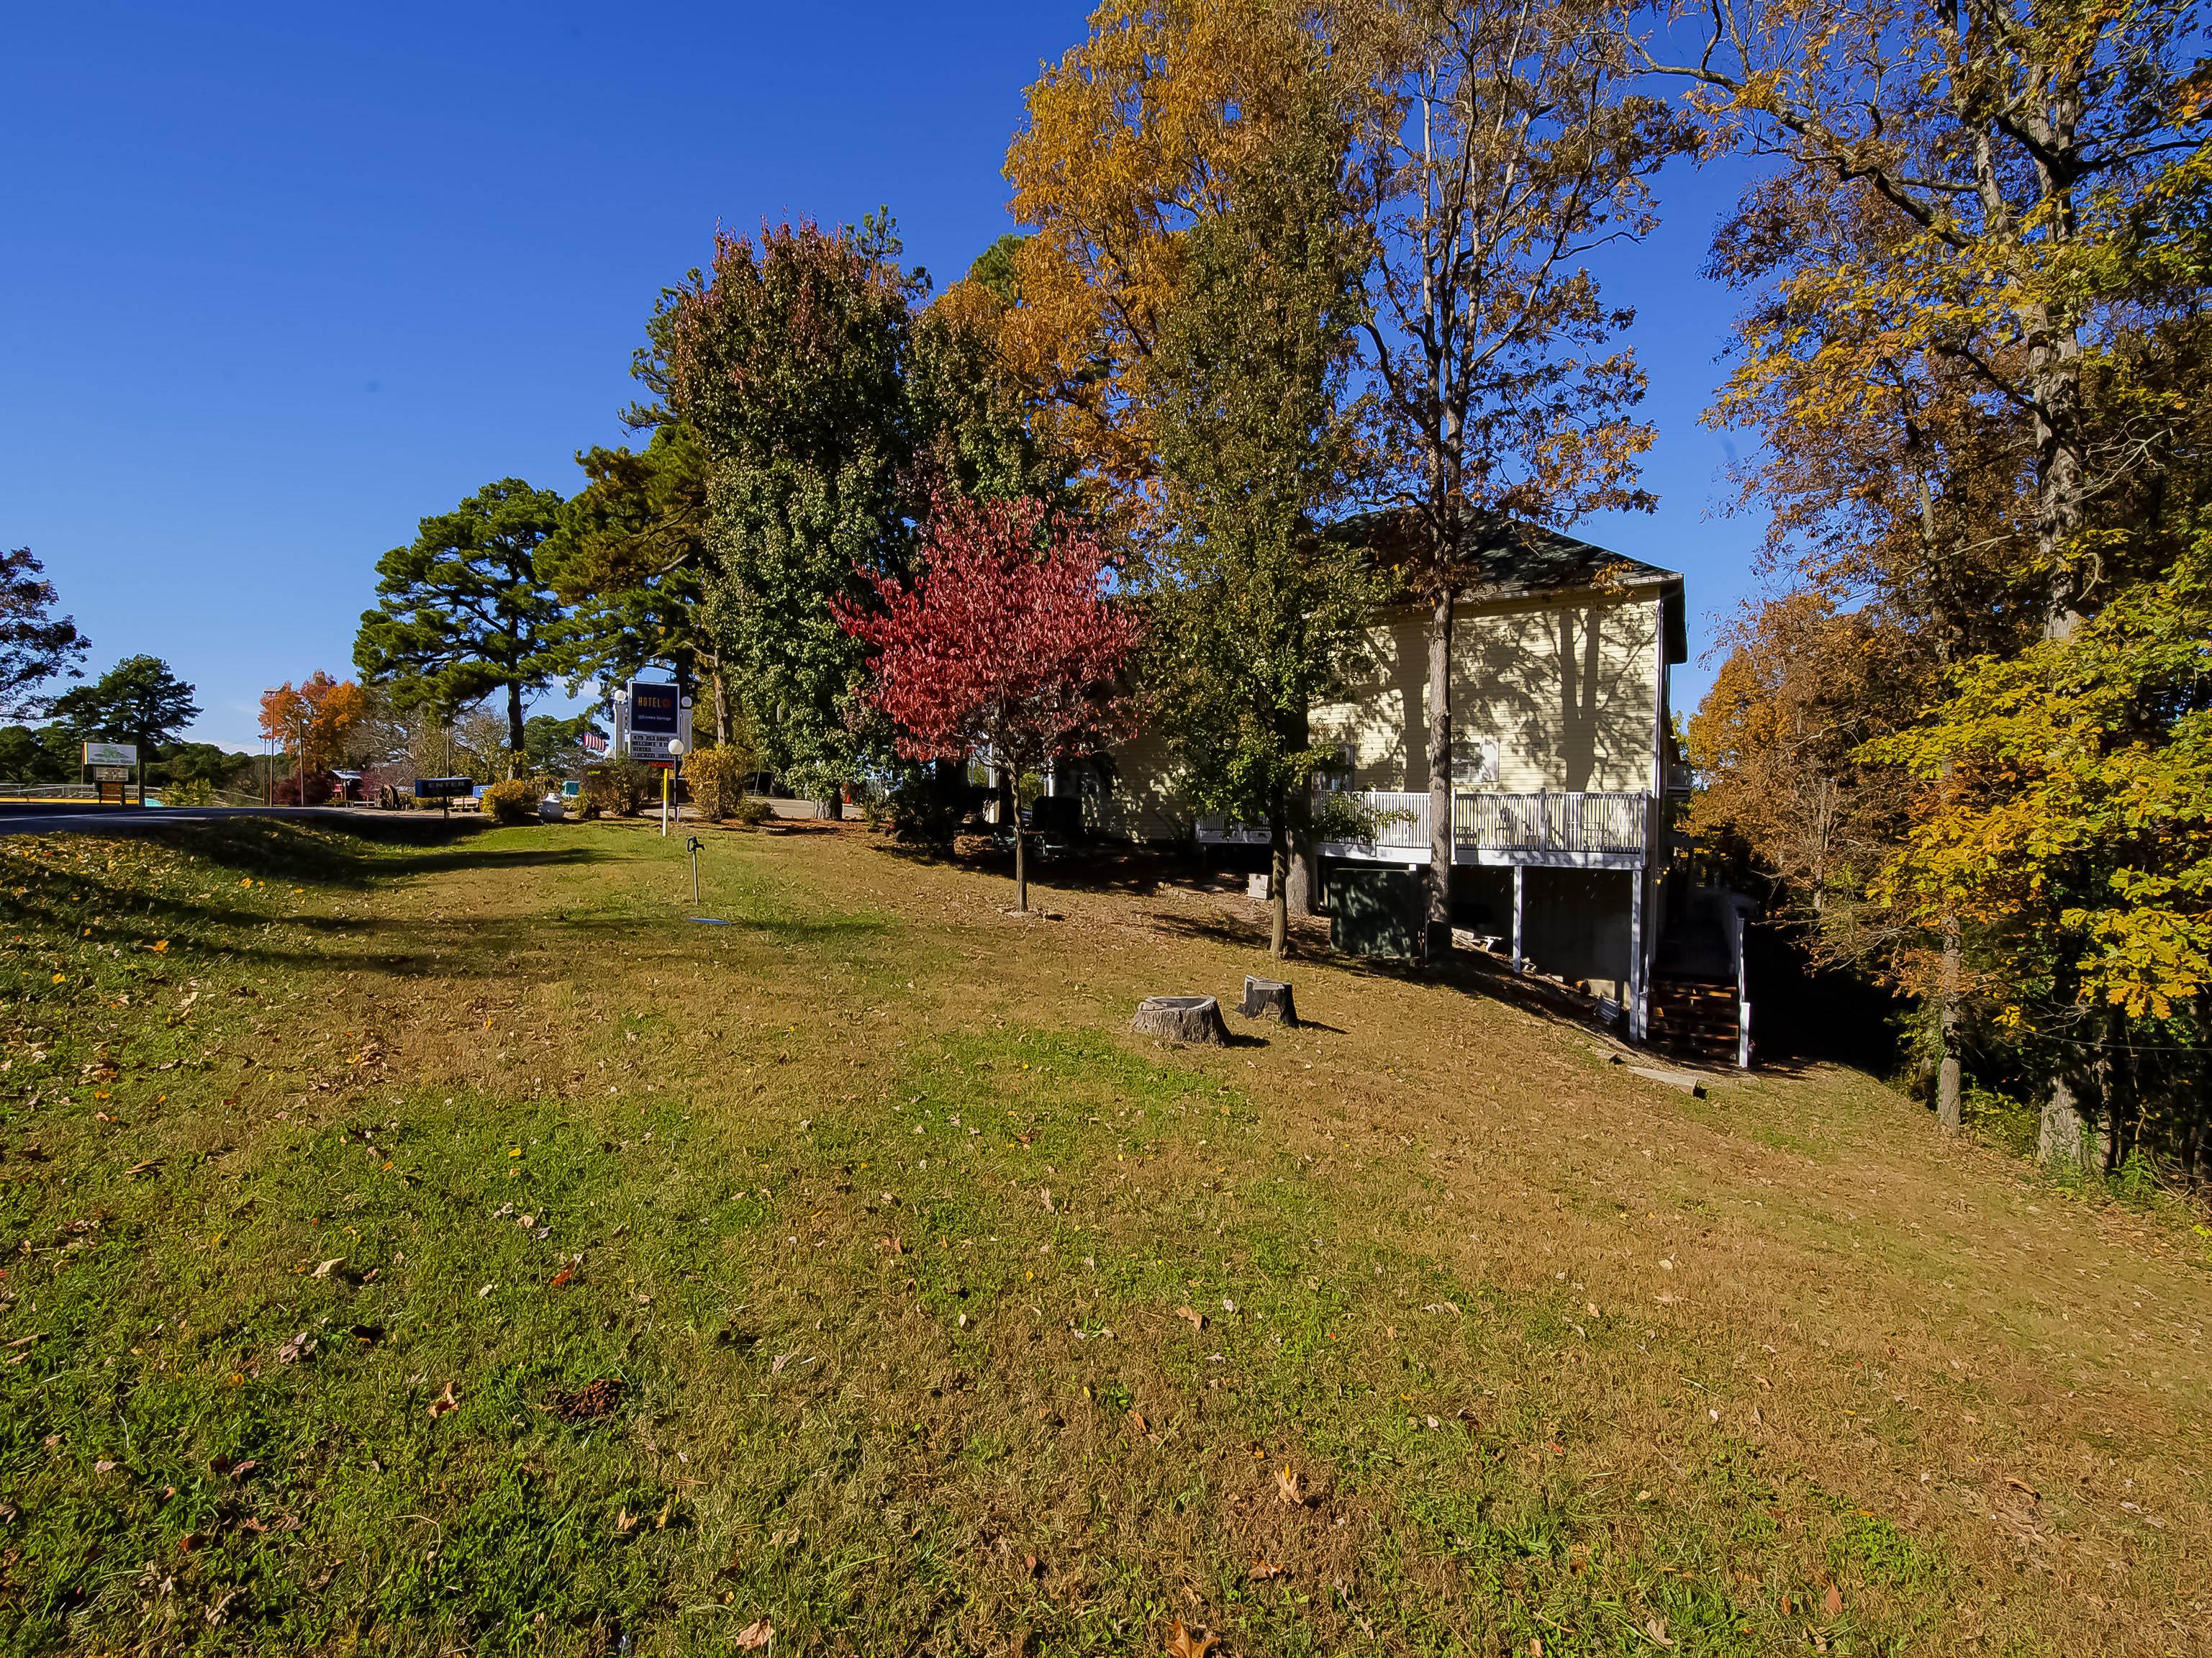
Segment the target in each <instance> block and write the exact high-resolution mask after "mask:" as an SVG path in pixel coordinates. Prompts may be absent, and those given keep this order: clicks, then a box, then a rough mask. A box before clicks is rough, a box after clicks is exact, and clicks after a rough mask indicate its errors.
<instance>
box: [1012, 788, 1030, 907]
mask: <svg viewBox="0 0 2212 1658" xmlns="http://www.w3.org/2000/svg"><path fill="white" fill-rule="evenodd" d="M1029 841H1030V837H1029V835H1027V834H1026V833H1024V830H1023V829H1022V809H1021V807H1020V806H1019V805H1016V806H1015V807H1014V908H1016V909H1018V910H1020V911H1022V912H1023V913H1024V914H1027V913H1028V912H1029V907H1030V863H1029Z"/></svg>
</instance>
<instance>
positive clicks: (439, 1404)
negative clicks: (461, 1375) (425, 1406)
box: [430, 1382, 461, 1422]
mask: <svg viewBox="0 0 2212 1658" xmlns="http://www.w3.org/2000/svg"><path fill="white" fill-rule="evenodd" d="M460 1408H461V1401H460V1400H459V1399H457V1398H455V1397H454V1396H453V1383H452V1382H447V1384H446V1391H445V1392H443V1393H442V1394H439V1395H438V1396H437V1397H436V1398H435V1399H434V1400H431V1401H430V1420H431V1421H433V1422H435V1421H436V1420H437V1419H438V1418H440V1417H441V1416H445V1415H447V1414H448V1413H449V1412H453V1411H458V1410H459V1409H460Z"/></svg>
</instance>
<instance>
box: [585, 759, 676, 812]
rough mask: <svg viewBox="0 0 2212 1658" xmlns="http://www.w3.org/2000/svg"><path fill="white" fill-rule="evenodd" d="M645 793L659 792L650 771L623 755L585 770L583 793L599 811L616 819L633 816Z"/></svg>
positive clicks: (638, 762)
mask: <svg viewBox="0 0 2212 1658" xmlns="http://www.w3.org/2000/svg"><path fill="white" fill-rule="evenodd" d="M648 792H653V793H657V792H658V786H657V785H656V784H655V783H654V781H653V768H652V767H650V766H648V765H647V764H645V763H644V762H642V761H639V760H632V759H629V757H627V756H625V757H623V759H620V760H603V761H601V762H599V764H598V765H596V766H586V767H585V768H584V793H585V794H586V796H587V797H589V798H590V799H592V800H593V801H595V802H597V803H598V805H599V810H600V811H603V812H605V813H607V814H608V815H609V816H611V817H636V816H637V814H638V811H639V809H640V808H641V806H643V805H644V804H645V798H646V795H647V793H648Z"/></svg>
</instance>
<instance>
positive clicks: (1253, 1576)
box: [1244, 1558, 1283, 1583]
mask: <svg viewBox="0 0 2212 1658" xmlns="http://www.w3.org/2000/svg"><path fill="white" fill-rule="evenodd" d="M1282 1575H1283V1569H1282V1568H1281V1567H1280V1566H1279V1565H1277V1564H1275V1563H1274V1562H1273V1561H1272V1560H1268V1559H1266V1558H1256V1559H1255V1560H1254V1561H1253V1562H1252V1569H1251V1570H1249V1571H1248V1572H1246V1573H1245V1574H1244V1576H1246V1578H1247V1579H1249V1581H1250V1582H1255V1583H1266V1582H1272V1581H1273V1580H1274V1579H1275V1578H1278V1577H1280V1576H1282Z"/></svg>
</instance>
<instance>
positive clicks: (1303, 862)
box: [1290, 844, 1321, 918]
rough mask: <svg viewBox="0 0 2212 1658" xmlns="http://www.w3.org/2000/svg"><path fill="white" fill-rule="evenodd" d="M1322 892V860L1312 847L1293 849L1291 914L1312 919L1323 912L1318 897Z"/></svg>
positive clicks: (1293, 847) (1295, 846)
mask: <svg viewBox="0 0 2212 1658" xmlns="http://www.w3.org/2000/svg"><path fill="white" fill-rule="evenodd" d="M1320 890H1321V858H1320V855H1319V854H1318V853H1316V852H1315V851H1314V849H1313V847H1310V846H1297V845H1295V844H1294V845H1293V846H1292V847H1291V896H1290V907H1291V914H1293V915H1296V916H1299V917H1301V918H1310V917H1312V916H1315V915H1318V914H1320V913H1321V912H1320V910H1319V909H1317V908H1316V903H1317V902H1318V900H1317V899H1316V894H1317V893H1318V892H1319V891H1320Z"/></svg>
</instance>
